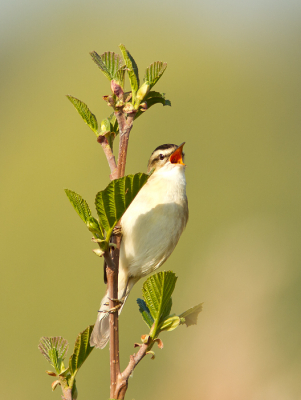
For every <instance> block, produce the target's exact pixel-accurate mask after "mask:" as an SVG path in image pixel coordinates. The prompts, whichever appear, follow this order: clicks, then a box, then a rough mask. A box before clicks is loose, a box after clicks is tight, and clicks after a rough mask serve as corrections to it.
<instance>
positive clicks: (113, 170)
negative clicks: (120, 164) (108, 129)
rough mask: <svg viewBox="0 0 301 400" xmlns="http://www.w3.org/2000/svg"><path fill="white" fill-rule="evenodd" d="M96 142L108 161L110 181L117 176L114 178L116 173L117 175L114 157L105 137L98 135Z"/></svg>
mask: <svg viewBox="0 0 301 400" xmlns="http://www.w3.org/2000/svg"><path fill="white" fill-rule="evenodd" d="M97 141H98V143H100V144H101V146H102V148H103V151H104V153H105V156H106V158H107V160H108V164H109V167H110V170H111V175H110V179H111V180H113V179H116V177H117V176H115V175H117V173H118V171H117V165H116V161H115V156H114V154H113V152H112V149H111V147H110V145H109V142H108V139H107V138H106V137H105V136H102V135H100V136H98V138H97Z"/></svg>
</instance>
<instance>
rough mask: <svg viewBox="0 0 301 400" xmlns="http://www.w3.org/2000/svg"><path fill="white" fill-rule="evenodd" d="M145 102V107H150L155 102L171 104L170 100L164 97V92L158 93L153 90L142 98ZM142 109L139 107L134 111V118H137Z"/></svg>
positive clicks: (165, 104)
mask: <svg viewBox="0 0 301 400" xmlns="http://www.w3.org/2000/svg"><path fill="white" fill-rule="evenodd" d="M143 101H144V102H145V103H146V104H147V109H149V108H150V107H152V106H153V105H155V104H162V105H163V106H171V102H170V101H169V100H166V99H165V93H159V92H155V91H150V92H149V93H148V94H147V96H146V97H145V99H144V100H143ZM141 114H143V111H141V109H139V110H138V112H137V113H136V116H135V119H137V118H138V117H139V116H140V115H141Z"/></svg>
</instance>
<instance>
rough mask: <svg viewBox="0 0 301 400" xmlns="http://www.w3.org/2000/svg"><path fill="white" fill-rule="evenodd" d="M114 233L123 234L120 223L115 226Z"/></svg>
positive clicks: (116, 234)
mask: <svg viewBox="0 0 301 400" xmlns="http://www.w3.org/2000/svg"><path fill="white" fill-rule="evenodd" d="M113 235H115V236H122V227H121V226H120V225H118V226H115V227H114V229H113Z"/></svg>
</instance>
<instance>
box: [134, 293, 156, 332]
mask: <svg viewBox="0 0 301 400" xmlns="http://www.w3.org/2000/svg"><path fill="white" fill-rule="evenodd" d="M137 303H138V306H139V311H140V313H141V315H142V318H143V319H144V322H145V323H146V324H147V325H148V327H149V328H151V327H152V325H153V323H154V319H153V317H152V316H151V314H150V312H149V309H148V307H147V305H146V303H145V301H144V300H142V299H137Z"/></svg>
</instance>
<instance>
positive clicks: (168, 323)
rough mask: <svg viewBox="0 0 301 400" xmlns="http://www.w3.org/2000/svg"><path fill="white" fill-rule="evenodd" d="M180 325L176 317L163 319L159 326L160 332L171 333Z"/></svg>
mask: <svg viewBox="0 0 301 400" xmlns="http://www.w3.org/2000/svg"><path fill="white" fill-rule="evenodd" d="M180 323H181V320H180V318H179V317H178V316H177V315H174V316H171V317H169V318H167V319H165V320H164V321H163V322H162V323H161V324H160V326H159V329H160V331H168V332H171V331H173V330H174V329H176V328H177V327H178V326H179V325H180Z"/></svg>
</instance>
